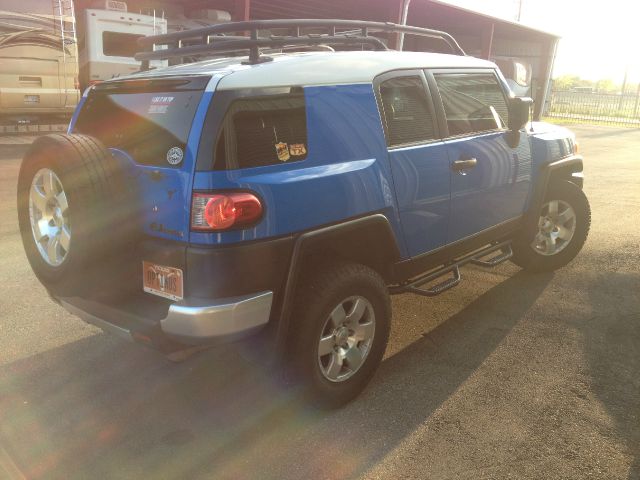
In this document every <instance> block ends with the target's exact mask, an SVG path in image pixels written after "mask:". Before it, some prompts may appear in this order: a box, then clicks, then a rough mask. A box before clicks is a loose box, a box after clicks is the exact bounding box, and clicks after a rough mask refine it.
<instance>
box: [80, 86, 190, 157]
mask: <svg viewBox="0 0 640 480" xmlns="http://www.w3.org/2000/svg"><path fill="white" fill-rule="evenodd" d="M123 83H126V82H123ZM201 96H202V90H157V89H153V91H144V92H139V91H135V89H132V90H125V91H118V90H115V91H111V90H106V91H100V90H98V89H96V91H93V92H91V94H90V95H89V97H88V98H87V100H86V102H85V104H84V106H83V107H82V110H81V111H80V114H79V116H78V119H77V122H76V125H75V127H74V132H77V133H84V134H87V135H92V136H94V137H97V138H98V139H100V140H101V141H102V142H103V143H104V144H105V145H106V146H107V147H112V148H119V149H121V150H124V151H125V152H127V153H128V154H129V155H130V156H131V157H132V158H133V159H134V161H135V162H137V163H140V164H143V165H154V166H162V167H175V168H179V167H180V165H181V164H182V160H183V157H184V152H185V148H186V144H187V138H188V136H189V130H190V128H191V123H192V122H193V117H194V115H195V112H196V109H197V107H198V103H199V102H200V97H201Z"/></svg>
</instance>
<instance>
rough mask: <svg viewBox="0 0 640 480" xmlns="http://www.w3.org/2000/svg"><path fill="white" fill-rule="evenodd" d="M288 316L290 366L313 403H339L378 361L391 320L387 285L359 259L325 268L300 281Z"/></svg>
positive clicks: (367, 376) (350, 395)
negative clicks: (306, 280) (355, 261)
mask: <svg viewBox="0 0 640 480" xmlns="http://www.w3.org/2000/svg"><path fill="white" fill-rule="evenodd" d="M292 322H293V325H292V330H291V333H290V337H289V338H290V344H291V354H290V355H288V356H287V363H288V365H289V366H290V368H289V369H288V370H289V372H290V373H291V374H292V375H293V378H294V380H295V381H296V383H299V384H301V385H302V386H303V388H304V391H305V394H306V395H307V396H308V398H309V399H310V401H311V402H312V403H314V404H315V405H317V406H319V407H321V408H337V407H340V406H342V405H344V404H346V403H347V402H349V401H350V400H352V399H353V398H355V397H356V396H357V395H358V394H359V393H360V392H361V391H362V390H364V388H365V387H366V386H367V384H368V383H369V381H370V380H371V378H372V377H373V375H374V373H375V371H376V369H377V368H378V366H379V364H380V362H381V361H382V356H383V355H384V351H385V349H386V346H387V341H388V339H389V329H390V324H391V303H390V300H389V294H388V291H387V287H386V285H385V283H384V280H383V279H382V278H381V277H380V275H378V274H377V273H376V272H375V271H374V270H372V269H370V268H368V267H366V266H364V265H359V264H353V263H342V264H338V265H335V266H332V267H328V268H324V269H322V270H321V271H320V272H318V273H317V274H315V276H314V277H313V278H312V279H310V281H309V282H308V283H306V284H304V285H303V286H302V287H301V291H300V294H299V295H298V296H297V301H296V304H295V306H294V309H293V315H292Z"/></svg>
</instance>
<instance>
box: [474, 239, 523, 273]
mask: <svg viewBox="0 0 640 480" xmlns="http://www.w3.org/2000/svg"><path fill="white" fill-rule="evenodd" d="M489 253H493V252H487V253H486V254H484V255H479V256H475V257H473V258H472V259H471V263H473V264H474V265H479V266H480V267H487V268H492V267H495V266H496V265H500V264H501V263H502V262H506V261H507V260H509V259H510V258H511V257H513V250H511V244H508V245H506V246H504V247H502V248H500V253H498V255H496V256H494V257H491V258H490V259H489V260H482V259H483V258H484V257H486V256H488V255H489Z"/></svg>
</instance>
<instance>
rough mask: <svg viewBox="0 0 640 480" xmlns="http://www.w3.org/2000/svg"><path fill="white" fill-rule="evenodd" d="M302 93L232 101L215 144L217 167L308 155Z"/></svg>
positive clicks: (253, 164)
mask: <svg viewBox="0 0 640 480" xmlns="http://www.w3.org/2000/svg"><path fill="white" fill-rule="evenodd" d="M307 149H308V145H307V115H306V109H305V101H304V94H303V93H302V92H301V91H300V92H295V93H291V94H285V95H277V96H270V97H256V98H246V99H241V100H236V101H235V102H233V103H232V104H231V106H230V107H229V110H228V111H227V114H226V116H225V120H224V122H223V125H222V130H221V133H220V135H219V137H218V141H217V143H216V147H215V165H216V167H217V168H229V169H234V168H251V167H262V166H267V165H274V164H278V163H287V162H295V161H300V160H304V159H305V158H306V157H307Z"/></svg>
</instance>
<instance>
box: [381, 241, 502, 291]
mask: <svg viewBox="0 0 640 480" xmlns="http://www.w3.org/2000/svg"><path fill="white" fill-rule="evenodd" d="M496 252H497V255H494V256H493V257H491V258H489V259H488V260H484V258H485V257H488V256H489V255H491V254H492V253H496ZM512 256H513V251H512V250H511V241H510V240H509V241H506V242H500V243H494V244H492V245H489V246H487V247H484V248H482V249H481V250H476V251H475V252H472V253H469V254H468V255H465V256H463V257H461V258H459V259H457V260H454V261H453V262H451V263H448V264H446V265H443V266H442V267H440V268H438V269H436V270H434V271H431V272H428V273H426V274H425V275H421V276H419V277H417V278H415V279H413V280H411V281H410V282H408V283H405V284H403V285H397V286H394V287H390V288H389V293H391V294H398V293H415V294H416V295H422V296H425V297H435V296H436V295H440V294H441V293H444V292H446V291H447V290H449V289H451V288H453V287H455V286H457V285H459V284H460V282H461V281H462V276H461V275H460V267H462V266H463V265H465V264H467V263H473V264H474V265H479V266H481V267H487V268H490V267H495V266H496V265H499V264H501V263H502V262H505V261H507V260H509V259H510V258H511V257H512ZM451 274H452V275H453V276H451V277H449V278H447V279H446V280H444V281H442V282H440V283H436V284H435V285H432V286H430V287H429V288H424V287H423V285H425V284H429V283H431V282H433V281H434V280H437V279H438V278H441V277H444V276H445V275H451Z"/></svg>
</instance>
